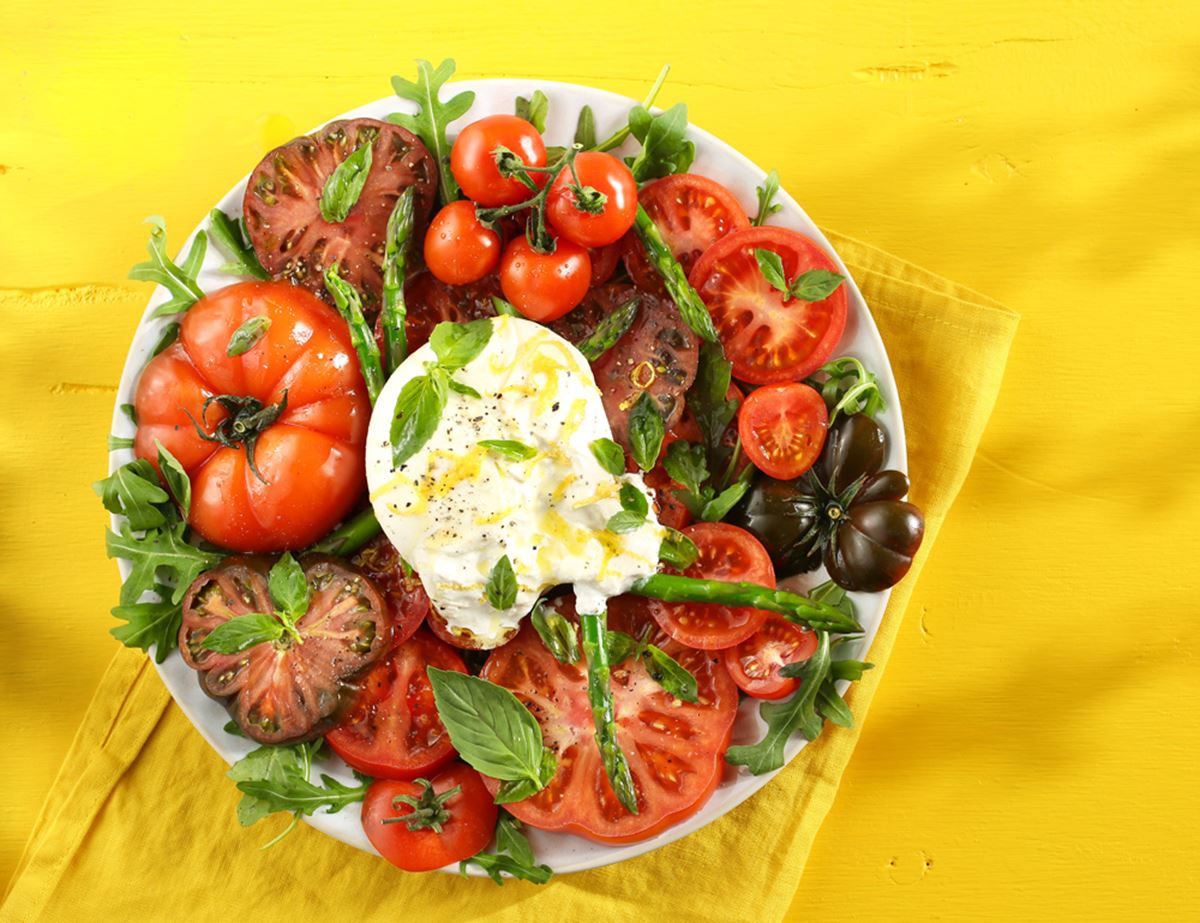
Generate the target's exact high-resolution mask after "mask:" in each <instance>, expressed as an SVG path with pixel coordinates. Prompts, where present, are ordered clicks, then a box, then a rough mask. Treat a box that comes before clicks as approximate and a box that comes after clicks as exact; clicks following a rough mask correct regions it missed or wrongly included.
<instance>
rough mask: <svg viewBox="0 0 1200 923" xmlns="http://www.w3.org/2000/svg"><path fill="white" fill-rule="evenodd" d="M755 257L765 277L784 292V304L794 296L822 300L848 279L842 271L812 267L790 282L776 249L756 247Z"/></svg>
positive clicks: (805, 299) (803, 299)
mask: <svg viewBox="0 0 1200 923" xmlns="http://www.w3.org/2000/svg"><path fill="white" fill-rule="evenodd" d="M754 259H755V261H756V262H757V263H758V269H759V272H761V273H762V276H763V278H764V279H766V280H767V282H768V283H770V285H771V287H772V288H775V289H778V290H779V291H781V292H783V295H784V298H783V303H784V304H787V303H788V301H789V300H790V299H792V298H798V299H800V300H801V301H821V300H823V299H825V298H828V297H829V296H830V295H832V294H833V293H834V292H835V291H836V290H837V287H838V286H839V285H841V284H842V282H844V281H845V279H846V277H845V276H843V275H841V274H840V273H836V272H830V271H829V270H828V269H810V270H808V271H807V272H802V273H800V275H798V276H796V278H795V279H793V280H792V281H791V282H789V281H788V280H787V274H786V273H785V272H784V266H783V258H782V257H781V256H780V255H779V254H778V253H776V252H775V251H774V250H766V249H764V248H762V247H755V248H754Z"/></svg>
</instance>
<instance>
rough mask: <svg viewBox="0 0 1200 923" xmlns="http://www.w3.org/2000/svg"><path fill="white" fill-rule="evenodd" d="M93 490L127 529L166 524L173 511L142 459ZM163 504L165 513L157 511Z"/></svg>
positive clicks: (151, 471) (148, 465)
mask: <svg viewBox="0 0 1200 923" xmlns="http://www.w3.org/2000/svg"><path fill="white" fill-rule="evenodd" d="M92 490H93V491H95V493H96V495H97V496H98V497H99V498H100V502H102V503H103V504H104V508H105V509H106V510H108V511H109V512H110V513H116V514H117V515H119V516H124V517H125V518H126V519H127V520H128V521H129V528H130V529H133V530H135V531H138V532H141V531H144V530H146V529H154V528H157V527H158V526H162V525H165V524H166V522H167V516H168V515H170V514H171V512H172V510H171V509H170V507H169V504H170V502H171V496H170V494H168V493H167V492H166V491H165V490H163V489H162V485H161V484H160V483H159V480H158V475H157V474H156V473H155V471H154V466H153V465H152V464H150V462H149V461H148V460H146V459H144V458H138V459H135V460H134V461H131V462H129V464H127V465H122V466H121V467H120V468H118V469H117V470H116V471H114V472H113V473H112V474H110V475H109V476H108V477H106V478H104V479H103V480H101V481H96V482H95V483H94V484H93V485H92ZM163 504H167V505H168V507H167V509H166V511H164V510H163V509H160V506H161V505H163ZM130 602H132V600H130Z"/></svg>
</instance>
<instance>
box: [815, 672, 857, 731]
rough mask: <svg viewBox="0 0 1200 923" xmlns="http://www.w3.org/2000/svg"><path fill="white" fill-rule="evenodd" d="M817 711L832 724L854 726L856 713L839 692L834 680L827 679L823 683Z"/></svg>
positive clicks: (845, 726) (818, 697)
mask: <svg viewBox="0 0 1200 923" xmlns="http://www.w3.org/2000/svg"><path fill="white" fill-rule="evenodd" d="M817 711H818V712H820V713H821V716H822V717H823V718H825V719H827V720H828V721H829V722H830V723H831V724H836V725H837V726H838V727H843V728H852V727H854V713H853V712H851V711H850V706H849V705H847V704H846V700H845V699H843V698H842V696H841V695H840V694H839V693H838V691H837V687H836V686H834V684H833V680H826V681H825V682H824V683H823V684H822V685H821V691H820V692H818V693H817Z"/></svg>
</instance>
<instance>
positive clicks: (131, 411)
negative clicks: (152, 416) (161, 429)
mask: <svg viewBox="0 0 1200 923" xmlns="http://www.w3.org/2000/svg"><path fill="white" fill-rule="evenodd" d="M121 413H123V414H125V416H126V417H127V418H128V419H129V422H130V423H132V424H133V425H134V426H137V409H136V408H135V407H134V406H133V404H122V405H121Z"/></svg>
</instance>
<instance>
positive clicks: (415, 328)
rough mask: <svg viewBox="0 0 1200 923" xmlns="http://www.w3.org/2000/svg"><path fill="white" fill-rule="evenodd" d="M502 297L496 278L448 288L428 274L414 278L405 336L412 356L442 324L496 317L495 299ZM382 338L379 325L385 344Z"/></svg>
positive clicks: (407, 286) (407, 291) (407, 289)
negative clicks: (494, 297) (493, 299)
mask: <svg viewBox="0 0 1200 923" xmlns="http://www.w3.org/2000/svg"><path fill="white" fill-rule="evenodd" d="M499 294H500V282H499V280H497V278H496V277H495V276H485V277H484V278H482V279H480V280H479V281H478V282H472V283H471V284H469V285H447V284H446V283H445V282H440V281H438V280H437V279H436V278H434V276H433V274H432V273H429V272H425V271H422V272H418V273H415V274H414V275H412V276H410V277H409V279H408V281H407V282H405V283H404V301H405V303H406V306H407V308H408V316H407V318H406V319H405V321H404V332H405V335H406V336H407V337H408V349H409V352H412V351H413V350H414V349H416V348H417V347H418V346H424V345H425V343H426V342H428V340H429V335H430V334H431V333H433V328H434V327H436V326H437V325H438V324H440V323H441V322H442V321H451V322H452V323H456V324H462V323H466V322H467V321H472V320H479V319H480V318H481V317H495V316H496V306H495V305H494V304H493V303H492V297H493V296H494V295H499ZM382 336H383V334H382V331H381V329H380V328H379V326H378V324H376V330H375V337H376V339H378V340H379V341H380V342H381V343H382Z"/></svg>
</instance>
